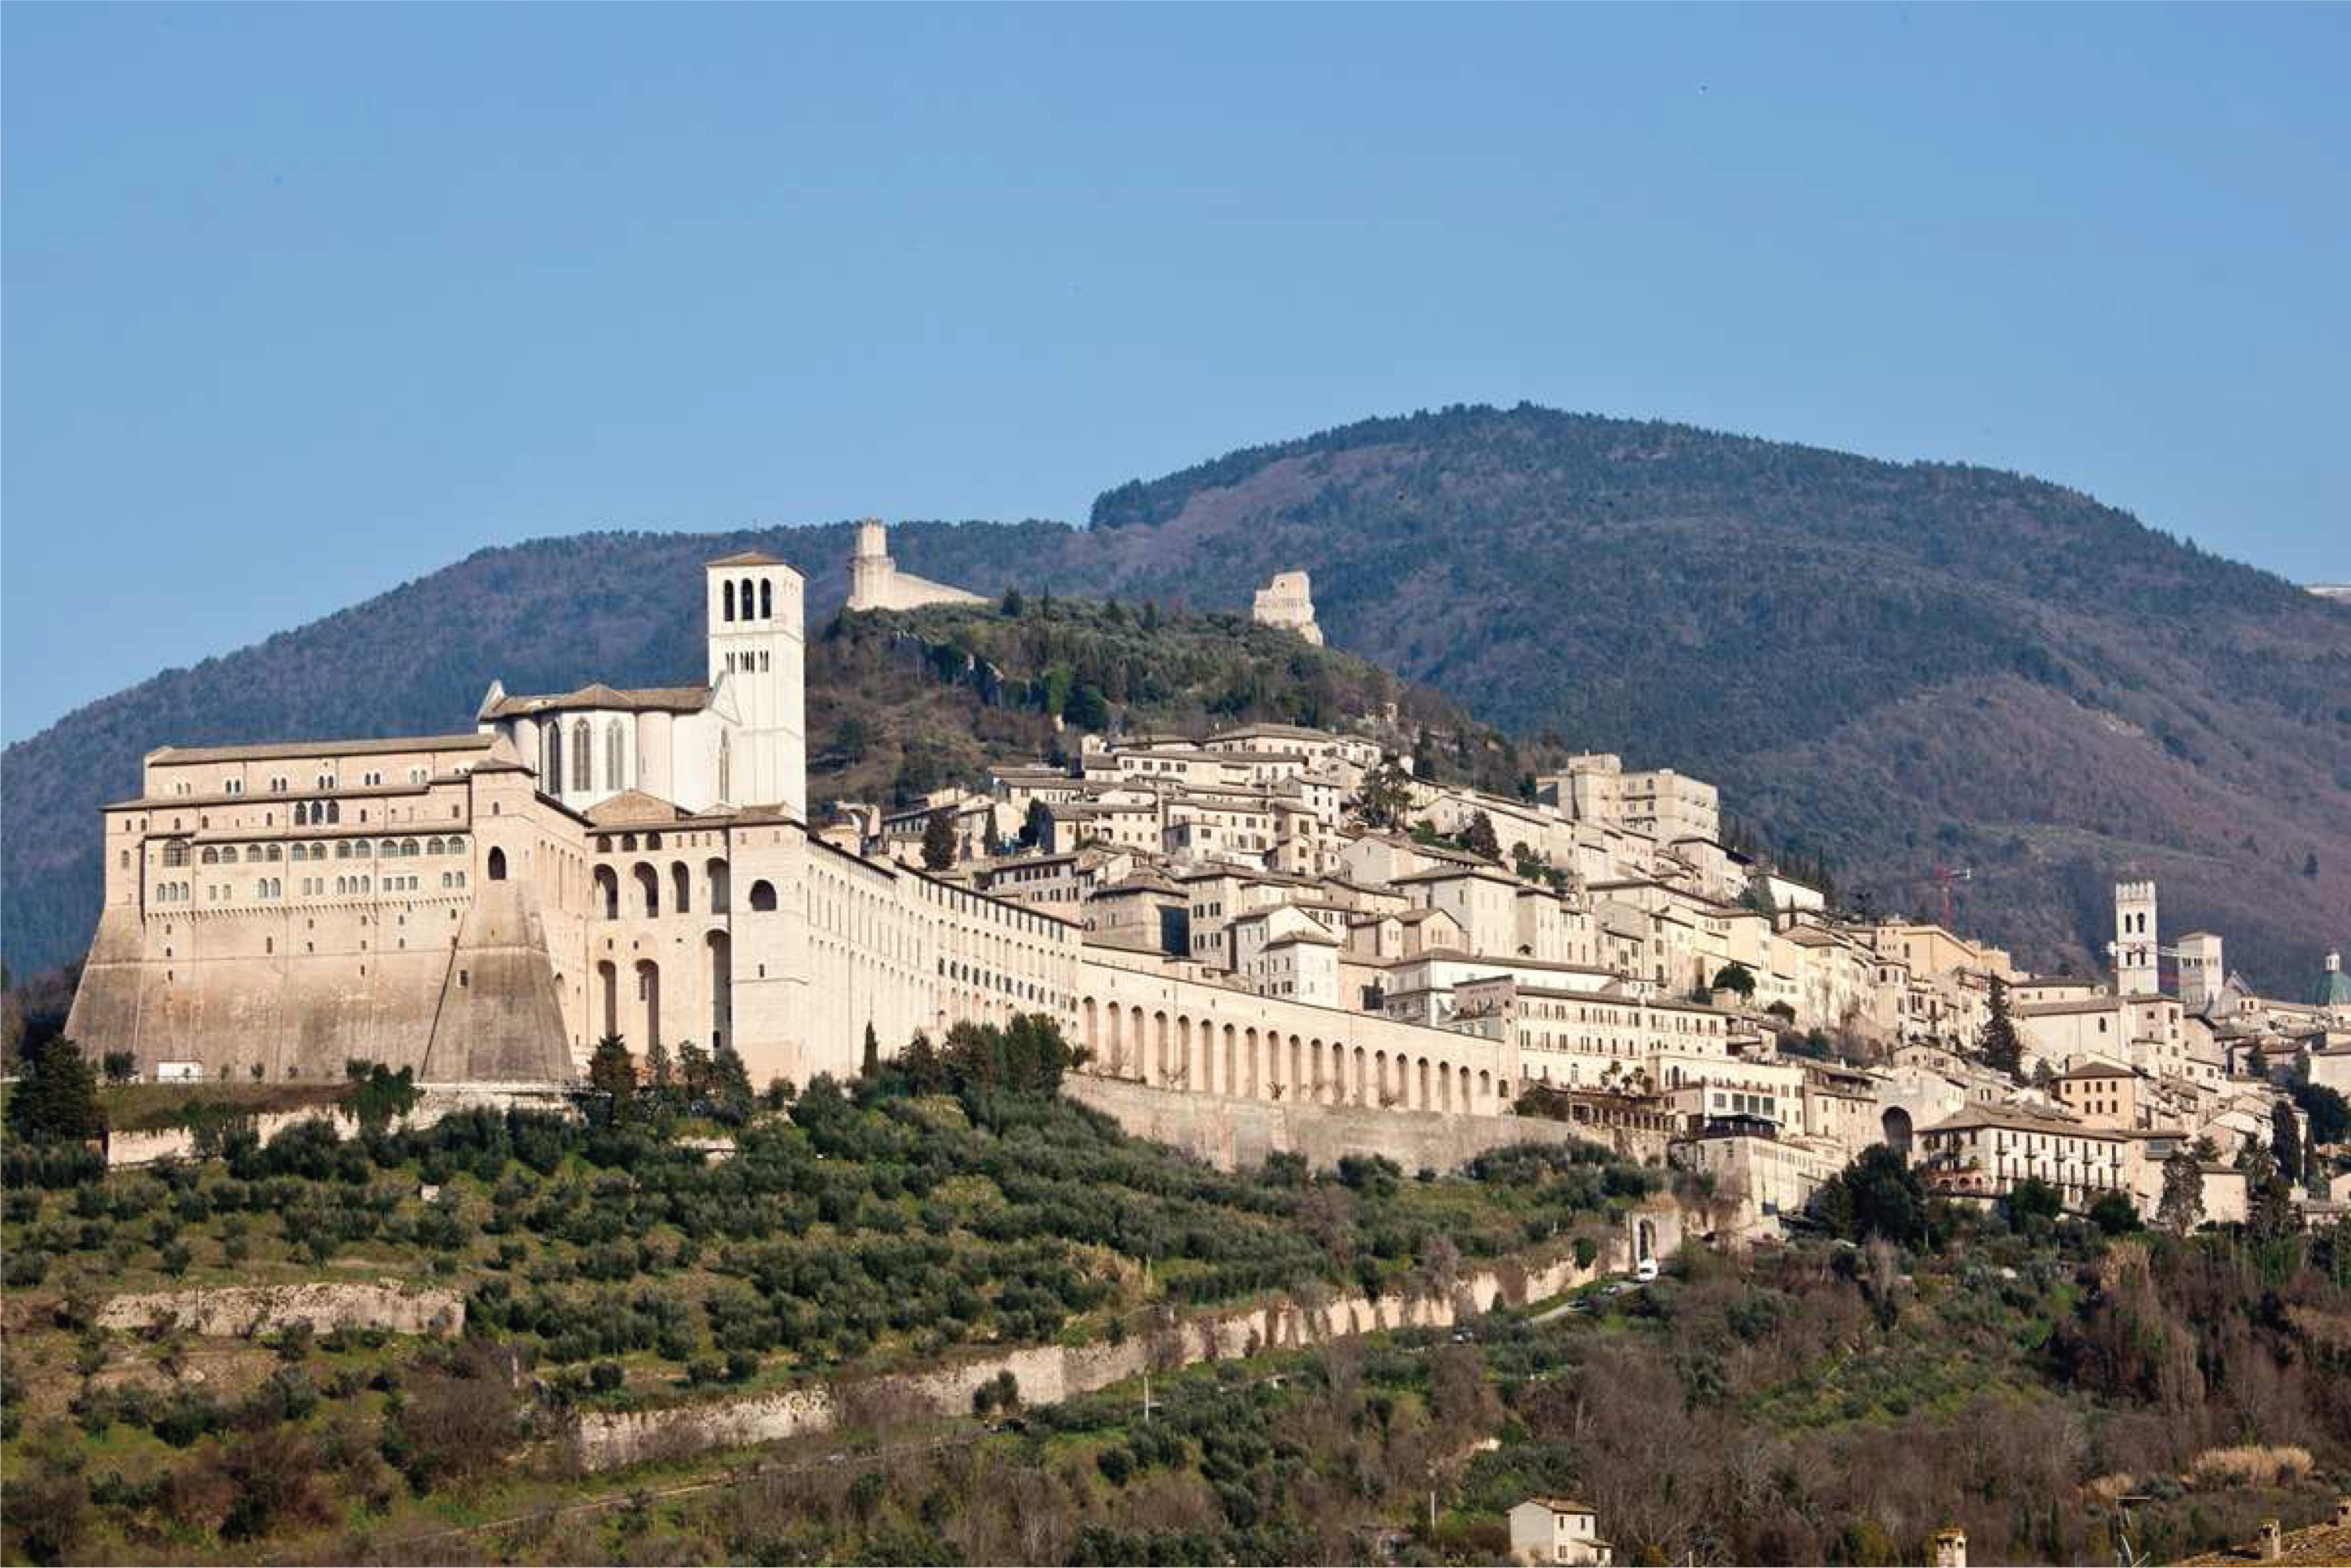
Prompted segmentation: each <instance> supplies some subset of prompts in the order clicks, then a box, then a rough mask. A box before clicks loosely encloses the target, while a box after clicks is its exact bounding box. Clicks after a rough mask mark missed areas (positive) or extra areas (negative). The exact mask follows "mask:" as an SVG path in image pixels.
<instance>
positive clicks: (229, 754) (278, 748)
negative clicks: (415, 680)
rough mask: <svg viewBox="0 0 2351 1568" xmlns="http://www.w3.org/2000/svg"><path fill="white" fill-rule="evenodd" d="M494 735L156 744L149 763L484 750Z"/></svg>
mask: <svg viewBox="0 0 2351 1568" xmlns="http://www.w3.org/2000/svg"><path fill="white" fill-rule="evenodd" d="M496 739H497V737H496V736H492V735H484V734H482V733H480V732H479V731H476V730H469V731H467V732H466V733H465V734H463V735H411V736H392V737H386V738H384V739H381V740H282V741H269V742H266V743H264V744H262V745H259V746H184V747H183V746H159V747H156V748H155V749H154V750H152V751H151V752H149V753H148V754H147V760H148V761H150V762H162V763H173V764H184V763H192V762H268V761H274V760H277V759H280V758H284V759H291V758H297V757H381V756H387V755H390V754H392V753H393V752H400V751H484V750H487V749H488V748H489V747H491V746H492V745H493V744H494V743H495V742H496Z"/></svg>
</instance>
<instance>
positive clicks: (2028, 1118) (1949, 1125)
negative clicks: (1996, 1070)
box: [1919, 1105, 2124, 1143]
mask: <svg viewBox="0 0 2351 1568" xmlns="http://www.w3.org/2000/svg"><path fill="white" fill-rule="evenodd" d="M1970 1127H2002V1128H2005V1129H2007V1130H2008V1131H2010V1132H2011V1133H2047V1134H2053V1135H2054V1136H2057V1137H2073V1138H2097V1139H2100V1140H2102V1141H2105V1142H2116V1143H2118V1142H2120V1141H2121V1140H2122V1138H2123V1136H2124V1134H2122V1133H2120V1132H2118V1131H2116V1129H2115V1128H2112V1127H2092V1126H2087V1125H2085V1124H2082V1123H2080V1122H2068V1121H2064V1120H2061V1119H2060V1118H2058V1117H2055V1116H2037V1115H2034V1114H2033V1113H2032V1112H2030V1111H2019V1110H2017V1109H2015V1108H2014V1107H2012V1106H2007V1105H1974V1106H1970V1107H1969V1108H1968V1109H1967V1110H1965V1111H1962V1112H1960V1113H1959V1114H1958V1115H1956V1116H1953V1117H1951V1118H1949V1120H1947V1121H1942V1122H1938V1123H1936V1124H1934V1125H1933V1126H1931V1127H1923V1128H1921V1129H1919V1131H1920V1132H1921V1133H1922V1134H1924V1133H1963V1132H1966V1131H1967V1130H1968V1129H1969V1128H1970Z"/></svg>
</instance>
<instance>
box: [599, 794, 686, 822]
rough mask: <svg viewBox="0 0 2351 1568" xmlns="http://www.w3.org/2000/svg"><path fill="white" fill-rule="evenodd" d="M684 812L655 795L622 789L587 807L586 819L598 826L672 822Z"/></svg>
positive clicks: (682, 815)
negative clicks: (624, 823)
mask: <svg viewBox="0 0 2351 1568" xmlns="http://www.w3.org/2000/svg"><path fill="white" fill-rule="evenodd" d="M684 815H685V813H684V811H682V810H679V809H678V808H677V807H675V806H674V805H672V804H671V803H670V802H669V801H667V800H663V799H661V797H659V796H657V795H648V794H646V793H645V792H644V791H643V789H623V790H622V791H621V792H620V793H619V794H617V795H611V796H607V797H606V798H605V799H603V800H599V801H597V802H596V803H595V804H594V805H592V806H590V807H589V808H588V820H589V821H590V822H593V823H595V824H596V825H597V826H598V827H600V828H601V827H603V826H605V825H607V824H613V825H617V824H620V823H622V822H674V821H678V820H679V819H680V818H682V817H684Z"/></svg>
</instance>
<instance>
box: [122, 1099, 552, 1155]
mask: <svg viewBox="0 0 2351 1568" xmlns="http://www.w3.org/2000/svg"><path fill="white" fill-rule="evenodd" d="M202 1095H203V1090H202V1089H200V1088H197V1087H195V1086H193V1085H192V1086H191V1088H190V1092H189V1098H190V1099H192V1100H193V1099H199V1098H201V1097H202ZM512 1106H523V1107H526V1108H528V1109H531V1110H538V1111H559V1112H562V1113H565V1114H567V1115H568V1114H569V1113H570V1112H571V1102H570V1100H569V1097H568V1096H567V1095H566V1094H564V1092H562V1091H560V1090H557V1089H549V1088H542V1087H540V1086H538V1085H536V1084H522V1085H514V1084H503V1083H450V1084H443V1085H441V1086H439V1087H436V1088H432V1089H426V1090H423V1091H421V1092H419V1094H418V1096H417V1101H416V1104H415V1106H414V1108H413V1109H412V1110H411V1111H410V1112H409V1113H408V1114H407V1115H406V1116H403V1117H402V1118H401V1119H400V1120H399V1121H397V1122H395V1123H393V1124H392V1128H393V1130H394V1131H395V1132H397V1131H403V1130H405V1129H407V1128H411V1127H429V1126H431V1125H433V1124H434V1123H435V1122H438V1121H439V1120H441V1119H442V1118H443V1117H444V1116H448V1115H452V1114H454V1113H456V1112H459V1111H471V1110H474V1109H475V1108H477V1107H480V1108H486V1109H488V1110H493V1111H501V1112H503V1111H505V1110H507V1109H508V1108H509V1107H512ZM322 1119H323V1120H324V1121H326V1122H327V1123H328V1124H329V1125H331V1126H332V1127H333V1128H334V1129H335V1134H336V1136H338V1137H342V1138H351V1137H356V1136H358V1135H359V1130H360V1120H359V1118H358V1117H357V1116H354V1115H353V1114H351V1113H350V1112H349V1111H344V1110H340V1109H337V1108H335V1107H333V1106H310V1107H305V1108H303V1109H301V1110H297V1111H267V1112H263V1113H260V1114H257V1115H256V1116H255V1117H254V1118H253V1130H254V1132H255V1133H256V1134H257V1135H258V1136H259V1137H260V1139H261V1141H262V1142H263V1143H265V1144H266V1143H267V1142H268V1141H269V1140H270V1139H271V1138H273V1137H275V1136H277V1134H279V1133H282V1132H284V1131H285V1130H286V1129H287V1128H288V1127H290V1126H292V1125H294V1124H295V1123H297V1122H312V1121H319V1120H322ZM195 1152H196V1137H195V1134H193V1133H191V1132H189V1131H188V1130H187V1129H186V1128H185V1127H157V1128H153V1129H152V1130H150V1131H144V1132H134V1133H110V1134H107V1139H106V1163H107V1165H108V1166H110V1167H112V1166H147V1165H152V1164H154V1163H155V1162H156V1161H157V1160H162V1159H183V1160H184V1159H193V1158H194V1157H195Z"/></svg>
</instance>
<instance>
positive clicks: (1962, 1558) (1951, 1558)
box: [1935, 1524, 1968, 1568]
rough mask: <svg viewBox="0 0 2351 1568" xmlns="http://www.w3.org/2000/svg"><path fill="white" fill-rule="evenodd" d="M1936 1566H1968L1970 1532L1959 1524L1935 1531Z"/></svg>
mask: <svg viewBox="0 0 2351 1568" xmlns="http://www.w3.org/2000/svg"><path fill="white" fill-rule="evenodd" d="M1935 1568H1968V1532H1967V1531H1964V1530H1961V1529H1960V1528H1959V1526H1958V1525H1956V1524H1955V1525H1953V1526H1951V1527H1950V1528H1949V1530H1939V1531H1936V1532H1935Z"/></svg>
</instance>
